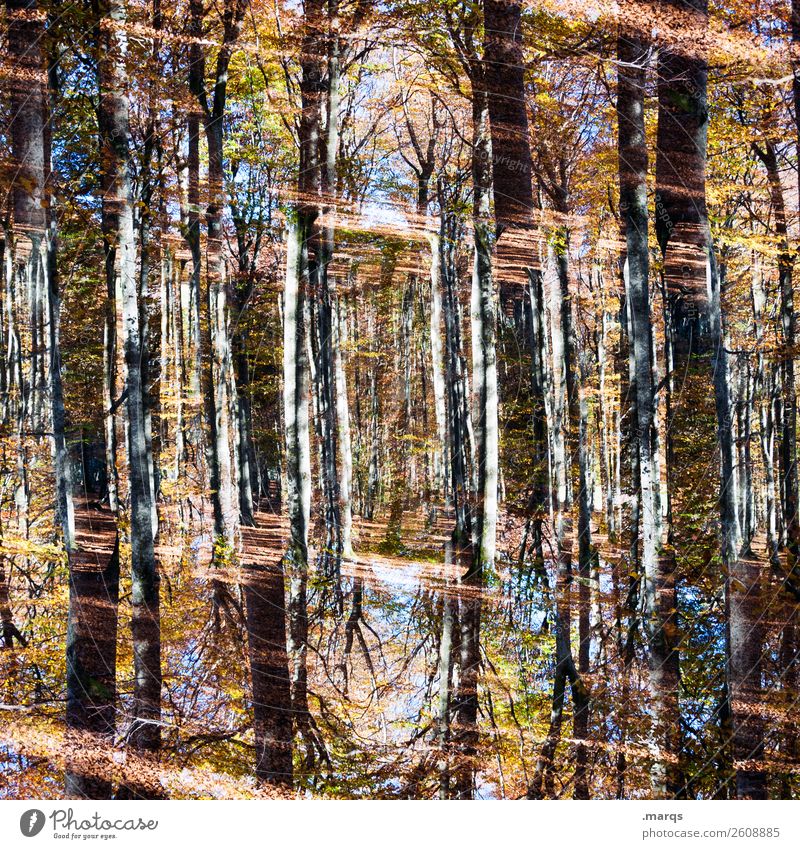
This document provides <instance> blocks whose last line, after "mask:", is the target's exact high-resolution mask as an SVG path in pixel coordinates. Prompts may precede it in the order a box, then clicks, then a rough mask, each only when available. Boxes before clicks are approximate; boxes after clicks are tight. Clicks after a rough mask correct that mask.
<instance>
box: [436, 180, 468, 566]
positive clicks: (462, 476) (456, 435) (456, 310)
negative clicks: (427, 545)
mask: <svg viewBox="0 0 800 849" xmlns="http://www.w3.org/2000/svg"><path fill="white" fill-rule="evenodd" d="M439 195H440V205H441V207H442V213H441V220H440V231H439V260H440V263H441V280H442V282H443V299H442V312H443V314H444V343H445V385H446V387H447V424H448V432H449V440H448V442H449V447H450V477H451V481H452V491H453V507H454V509H455V519H456V522H455V528H454V530H453V543H454V546H455V548H456V550H460V549H464V548H469V547H471V545H472V540H473V511H472V487H471V475H470V463H471V452H470V443H471V440H470V436H469V432H468V418H469V414H468V411H467V399H468V395H469V393H468V390H467V385H466V374H465V371H466V370H465V367H464V358H463V354H462V341H461V304H460V302H459V297H458V271H457V268H456V265H455V246H456V243H457V239H458V236H459V224H458V221H457V219H456V216H455V214H454V213H453V212H451V211H450V210H449V209H448V208H447V200H446V193H445V191H444V187H443V186H442V184H441V181H440V187H439Z"/></svg>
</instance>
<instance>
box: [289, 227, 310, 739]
mask: <svg viewBox="0 0 800 849" xmlns="http://www.w3.org/2000/svg"><path fill="white" fill-rule="evenodd" d="M303 244H304V239H303V235H302V229H300V231H299V232H298V224H297V223H296V222H294V221H290V222H289V225H288V234H287V250H286V278H285V285H284V297H283V410H284V430H285V437H286V497H287V510H288V513H289V533H290V539H289V547H288V549H287V551H286V555H285V558H284V563H285V567H286V573H287V575H288V577H289V604H288V611H287V612H288V618H289V628H288V632H289V636H288V650H289V663H290V678H291V696H292V712H293V717H294V721H295V723H296V727H297V728H298V730H299V731H300V733H301V734H302V735H303V736H304V738H305V739H306V740H307V741H308V740H309V738H310V735H311V728H310V714H309V711H308V673H307V669H306V657H307V653H308V610H307V586H308V526H309V520H310V511H311V445H310V440H309V424H308V415H309V410H308V388H309V385H308V358H307V353H306V352H307V347H306V328H305V318H304V314H305V310H304V300H305V291H306V286H307V283H308V272H307V269H306V264H305V257H304V256H303ZM311 746H312V747H313V743H312V744H311Z"/></svg>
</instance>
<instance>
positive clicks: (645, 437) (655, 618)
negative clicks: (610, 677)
mask: <svg viewBox="0 0 800 849" xmlns="http://www.w3.org/2000/svg"><path fill="white" fill-rule="evenodd" d="M617 50H618V57H619V76H618V87H617V115H618V126H619V179H620V212H621V214H622V217H623V225H624V229H625V241H626V283H627V291H628V302H627V305H628V315H629V322H628V335H629V340H630V345H631V350H632V355H633V369H634V371H633V374H632V380H631V383H632V384H633V385H634V387H635V392H636V395H635V404H636V425H637V430H636V447H637V450H638V457H637V460H638V462H637V466H638V473H639V478H638V489H639V503H640V511H641V513H640V522H641V537H642V553H641V571H642V595H643V601H644V608H643V624H644V628H645V634H646V637H647V641H648V647H649V669H650V697H651V702H652V705H653V711H654V719H653V731H654V736H653V741H652V744H653V748H654V761H653V768H652V772H651V781H652V786H653V792H654V794H655V795H656V796H657V797H668V798H669V797H672V796H674V795H676V794H677V793H678V792H679V790H680V787H681V784H682V780H681V777H680V773H679V766H677V765H676V764H675V762H674V760H673V758H674V757H675V756H676V755H677V754H678V752H679V750H680V727H679V721H680V720H679V717H680V713H679V707H678V666H677V663H678V658H677V648H676V646H675V622H674V614H672V615H671V614H670V613H669V611H670V610H671V609H672V608H673V606H674V585H673V581H674V576H673V573H672V560H671V558H670V557H669V556H665V555H663V554H662V527H661V506H660V497H659V494H660V484H659V480H658V475H657V465H656V463H657V461H656V455H657V450H658V449H657V442H656V439H657V436H656V429H657V427H658V424H657V420H656V416H655V404H656V398H655V394H656V392H655V362H654V359H653V340H652V318H651V314H650V286H649V269H650V261H649V249H648V244H647V239H648V235H647V234H648V211H647V182H646V181H647V147H646V138H645V124H644V121H645V115H644V110H645V78H646V64H647V59H648V55H649V48H648V45H647V44H646V43H644V42H642V41H639V40H638V39H630V38H626V37H624V36H621V37H620V38H619V40H618V45H617Z"/></svg>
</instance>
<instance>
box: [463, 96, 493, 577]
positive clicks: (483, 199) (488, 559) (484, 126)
mask: <svg viewBox="0 0 800 849" xmlns="http://www.w3.org/2000/svg"><path fill="white" fill-rule="evenodd" d="M472 98H473V105H472V122H473V128H472V132H473V159H472V182H473V209H472V228H473V238H474V241H475V246H474V251H475V255H474V264H473V269H472V291H471V310H470V312H471V321H472V333H471V336H472V387H473V413H472V414H473V433H474V438H475V465H476V467H477V469H476V470H477V484H478V485H477V492H476V496H477V498H476V504H475V510H474V522H473V528H472V532H473V536H474V566H473V570H474V571H475V573H476V575H478V576H480V575H481V573H482V572H483V570H491V569H493V568H494V560H495V548H496V544H497V507H498V504H497V479H498V470H499V423H498V391H497V352H496V349H495V335H496V311H495V302H494V281H493V277H492V232H491V215H490V206H489V192H490V187H491V173H490V170H489V161H490V158H491V152H490V149H491V141H490V137H489V127H488V119H489V107H488V98H487V96H486V92H485V91H483V90H481V89H480V88H476V87H475V86H473V92H472Z"/></svg>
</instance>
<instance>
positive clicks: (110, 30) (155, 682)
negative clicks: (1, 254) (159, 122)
mask: <svg viewBox="0 0 800 849" xmlns="http://www.w3.org/2000/svg"><path fill="white" fill-rule="evenodd" d="M103 12H104V15H103V18H102V19H101V20H100V21H99V28H100V42H99V45H98V47H99V50H100V53H99V60H98V75H99V83H100V113H99V116H100V134H101V139H102V142H103V152H104V166H105V169H106V172H107V174H108V176H109V180H110V181H111V185H112V187H113V191H112V192H111V193H109V194H106V195H105V196H104V198H103V209H104V214H105V215H110V216H113V220H114V222H115V224H116V241H117V249H116V253H117V257H118V260H119V274H120V281H121V282H120V290H121V296H122V327H123V350H124V355H125V394H126V407H125V408H126V413H127V420H128V421H127V423H128V477H129V489H130V542H131V577H132V590H131V603H132V607H133V614H132V621H131V629H132V635H133V658H134V706H133V720H132V727H131V729H130V733H129V739H130V742H131V743H132V745H133V746H134V747H135V748H137V749H139V750H143V751H156V750H157V749H158V748H159V746H160V741H161V727H160V719H161V637H160V625H159V580H160V579H159V575H158V569H157V566H156V560H155V551H154V545H153V526H152V521H151V514H152V509H153V505H152V499H153V493H152V491H151V488H150V475H149V469H150V457H149V440H148V438H147V433H146V428H145V409H144V387H143V385H142V372H141V363H142V358H143V353H144V352H143V346H142V328H141V315H140V306H139V284H138V280H137V277H136V245H135V241H134V225H133V197H132V189H131V173H130V169H131V164H130V143H131V142H130V129H129V116H128V99H127V95H126V92H125V88H124V80H125V78H126V77H125V66H124V62H125V55H126V49H127V39H126V36H125V29H124V27H125V9H124V6H123V5H122V3H121V2H119V0H111V2H110V3H109V4H108V6H107V7H105V9H104V10H103ZM133 792H134V793H137V794H142V795H146V794H147V793H148V791H147V790H146V789H145V788H140V789H134V790H133Z"/></svg>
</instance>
